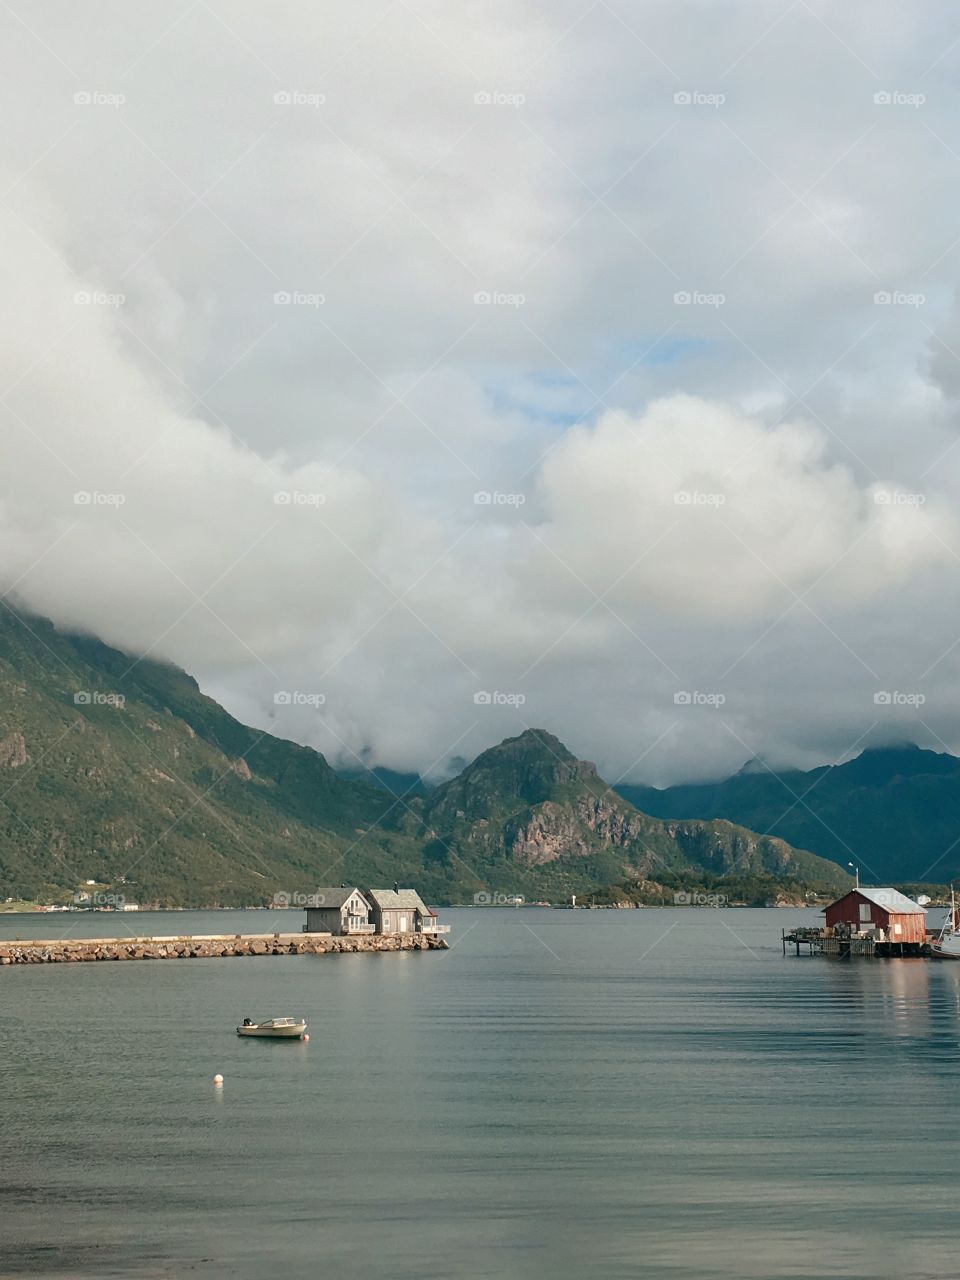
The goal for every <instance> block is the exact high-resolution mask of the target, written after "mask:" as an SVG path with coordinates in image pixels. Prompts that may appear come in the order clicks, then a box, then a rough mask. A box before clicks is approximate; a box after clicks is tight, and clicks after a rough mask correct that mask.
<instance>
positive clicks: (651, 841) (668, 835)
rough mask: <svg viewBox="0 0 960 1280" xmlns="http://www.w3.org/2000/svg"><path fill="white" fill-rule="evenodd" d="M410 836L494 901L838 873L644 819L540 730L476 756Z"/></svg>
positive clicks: (755, 845)
mask: <svg viewBox="0 0 960 1280" xmlns="http://www.w3.org/2000/svg"><path fill="white" fill-rule="evenodd" d="M411 808H414V809H416V810H418V811H419V812H420V813H421V814H422V820H421V825H420V827H419V828H418V829H417V828H414V827H413V825H412V824H411V823H410V822H409V821H407V823H406V824H405V825H406V829H407V830H408V831H410V832H411V834H413V835H416V836H418V837H419V838H420V839H422V840H423V841H424V842H425V847H426V849H427V850H428V852H432V854H433V856H434V857H435V858H436V859H437V860H440V861H444V860H446V861H448V862H451V861H452V862H457V863H459V864H460V865H461V866H462V867H464V868H465V869H471V870H473V871H474V872H475V873H476V874H477V875H478V877H481V878H483V879H485V880H486V881H487V884H488V885H489V887H490V888H491V889H493V890H494V891H496V892H503V893H516V892H527V893H529V892H537V891H538V890H539V891H541V892H543V891H544V890H549V892H550V893H551V894H552V895H554V896H558V895H561V894H565V893H568V892H571V891H577V890H581V891H582V890H583V889H585V888H588V887H590V886H591V885H592V886H596V885H598V884H601V885H602V884H609V883H621V882H628V883H629V882H630V881H637V882H639V881H655V882H661V881H664V880H667V881H668V882H671V883H672V882H673V881H674V879H675V878H677V877H679V878H681V879H683V878H685V877H686V878H689V877H691V876H693V877H696V876H698V875H702V874H707V875H708V876H714V877H715V876H733V875H736V876H740V877H764V876H769V877H773V878H775V879H778V880H780V881H784V880H793V881H797V882H801V883H805V884H810V885H813V884H816V885H818V886H820V887H823V888H827V889H831V890H833V889H840V888H844V887H846V885H847V883H848V877H847V876H846V875H845V873H843V872H842V871H840V869H839V868H837V867H836V866H835V865H833V864H832V863H829V862H826V861H824V860H823V859H821V858H817V857H815V856H814V855H813V854H809V853H804V852H800V851H798V850H796V849H792V848H791V847H790V846H789V845H787V844H786V843H785V842H784V841H782V840H778V839H776V838H769V837H758V836H756V835H754V834H753V833H752V832H750V831H747V830H745V829H744V828H742V827H739V826H735V825H734V824H732V823H730V822H724V821H713V822H704V821H699V820H686V821H680V822H675V821H669V822H664V821H661V820H658V819H656V818H651V817H649V816H647V815H646V814H644V813H640V812H639V811H638V810H636V809H635V808H634V807H633V805H631V804H629V803H628V802H625V801H624V800H623V799H622V798H621V797H620V796H618V795H617V794H616V793H615V792H614V791H612V790H611V789H610V788H609V787H608V786H607V784H606V783H605V782H604V781H603V780H602V778H600V777H599V775H598V774H597V772H596V769H595V767H594V765H592V764H591V763H589V762H588V761H585V760H578V759H576V757H575V756H573V755H572V754H571V753H570V752H569V751H568V750H567V748H566V747H565V746H564V745H563V744H562V743H561V742H560V741H559V740H558V739H557V738H555V737H553V736H552V735H551V734H549V733H545V732H544V731H543V730H539V729H530V730H527V731H526V732H525V733H523V734H521V735H520V736H519V737H517V738H508V739H507V740H506V741H505V742H502V743H501V744H500V745H499V746H496V747H492V748H491V749H490V750H489V751H485V752H484V753H483V754H482V755H480V756H478V757H477V759H476V760H475V761H474V762H473V764H471V765H469V766H468V767H467V768H466V769H464V771H463V772H462V773H461V774H460V775H459V776H458V777H456V778H454V779H452V780H451V781H450V782H447V783H445V784H444V785H443V786H440V787H438V788H437V789H436V790H435V791H433V792H431V793H430V794H429V795H428V796H427V797H426V798H425V799H424V800H418V801H417V802H416V804H415V805H414V806H411Z"/></svg>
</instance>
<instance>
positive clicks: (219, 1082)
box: [213, 1075, 223, 1089]
mask: <svg viewBox="0 0 960 1280" xmlns="http://www.w3.org/2000/svg"><path fill="white" fill-rule="evenodd" d="M213 1083H214V1084H215V1085H216V1086H217V1088H218V1089H219V1088H220V1087H222V1085H223V1076H221V1075H215V1076H214V1077H213Z"/></svg>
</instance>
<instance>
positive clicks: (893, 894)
mask: <svg viewBox="0 0 960 1280" xmlns="http://www.w3.org/2000/svg"><path fill="white" fill-rule="evenodd" d="M853 892H854V893H859V894H861V895H862V896H863V897H864V898H866V899H867V901H868V902H872V903H873V904H874V906H877V907H883V909H884V911H892V912H893V913H894V915H899V916H916V915H921V916H922V915H924V914H925V912H924V910H923V907H921V905H920V903H919V902H914V900H913V899H912V898H908V897H907V896H906V894H904V893H901V892H900V890H899V889H875V888H872V887H871V888H869V889H865V888H864V887H863V885H861V886H860V888H859V889H854V890H853Z"/></svg>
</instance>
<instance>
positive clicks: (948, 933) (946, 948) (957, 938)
mask: <svg viewBox="0 0 960 1280" xmlns="http://www.w3.org/2000/svg"><path fill="white" fill-rule="evenodd" d="M958 926H960V919H958V917H957V903H956V898H955V895H954V892H953V885H951V886H950V914H949V915H948V916H947V918H946V920H944V922H943V928H942V929H941V930H940V936H939V937H937V938H934V940H933V941H932V942H931V943H930V954H931V955H932V956H936V958H937V959H938V960H960V927H958Z"/></svg>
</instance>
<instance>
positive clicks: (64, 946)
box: [0, 933, 448, 965]
mask: <svg viewBox="0 0 960 1280" xmlns="http://www.w3.org/2000/svg"><path fill="white" fill-rule="evenodd" d="M447 947H448V944H447V942H446V941H445V940H444V939H443V938H435V937H430V936H429V935H427V934H422V933H412V934H389V933H388V934H366V935H363V936H362V937H350V938H335V937H333V936H332V935H331V934H325V933H320V934H284V933H277V934H262V935H258V936H251V935H243V934H237V935H235V936H233V937H227V936H223V937H209V938H208V937H204V938H200V937H183V938H89V939H77V938H73V939H70V940H67V941H48V942H44V941H36V942H3V943H0V965H11V964H70V963H76V962H82V961H91V960H207V959H223V958H225V957H228V956H319V955H327V954H339V955H347V954H357V953H359V952H384V951H446V950H447Z"/></svg>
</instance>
